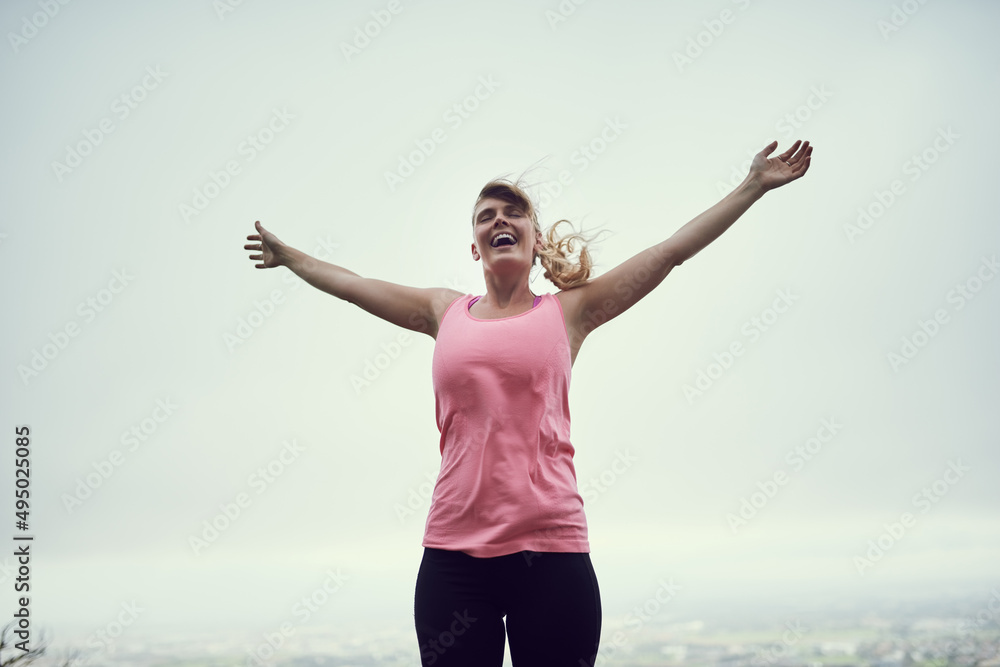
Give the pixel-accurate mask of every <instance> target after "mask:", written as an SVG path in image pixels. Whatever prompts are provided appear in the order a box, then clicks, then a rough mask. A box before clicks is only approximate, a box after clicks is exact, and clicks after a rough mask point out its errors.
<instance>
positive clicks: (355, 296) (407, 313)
mask: <svg viewBox="0 0 1000 667" xmlns="http://www.w3.org/2000/svg"><path fill="white" fill-rule="evenodd" d="M255 226H256V228H257V232H258V233H257V234H250V235H248V236H247V240H249V241H256V242H257V243H255V244H247V245H245V246H244V248H245V249H246V250H259V251H260V254H259V255H250V259H252V260H257V261H258V262H259V263H258V264H256V267H257V268H258V269H269V268H273V267H276V266H287V267H288V268H289V269H290V270H291V271H292V272H293V273H295V275H297V276H299V277H300V278H302V279H303V280H305V281H306V282H307V283H309V284H310V285H312V286H313V287H315V288H316V289H320V290H323V291H324V292H326V293H327V294H332V295H333V296H335V297H337V298H338V299H343V300H344V301H349V302H350V303H353V304H355V305H356V306H359V307H360V308H362V309H364V310H366V311H368V312H369V313H371V314H372V315H375V316H377V317H380V318H382V319H383V320H385V321H387V322H391V323H393V324H395V325H397V326H401V327H403V328H405V329H410V330H412V331H419V332H421V333H425V334H427V335H428V336H430V337H431V338H436V337H437V332H438V325H439V324H440V322H441V318H442V317H443V316H444V311H445V310H447V308H448V306H449V305H450V304H451V303H452V301H454V300H455V299H457V298H458V297H460V296H462V293H461V292H458V291H456V290H453V289H448V288H445V287H427V288H419V287H407V286H406V285H397V284H395V283H390V282H386V281H384V280H376V279H374V278H364V277H362V276H359V275H358V274H356V273H354V272H353V271H349V270H347V269H345V268H343V267H340V266H337V265H335V264H330V263H329V262H324V261H321V260H318V259H316V258H315V257H310V256H309V255H307V254H306V253H304V252H302V251H301V250H297V249H295V248H292V247H291V246H289V245H287V244H285V243H282V242H281V241H280V240H279V239H278V237H276V236H275V235H274V234H272V233H271V232H269V231H267V230H266V229H264V227H263V225H261V224H260V222H259V221H258V222H256V223H255Z"/></svg>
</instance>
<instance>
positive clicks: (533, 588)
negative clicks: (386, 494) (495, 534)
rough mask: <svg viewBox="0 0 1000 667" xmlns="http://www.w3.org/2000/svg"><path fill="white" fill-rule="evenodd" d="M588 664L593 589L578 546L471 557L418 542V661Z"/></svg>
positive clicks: (597, 607)
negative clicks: (561, 550)
mask: <svg viewBox="0 0 1000 667" xmlns="http://www.w3.org/2000/svg"><path fill="white" fill-rule="evenodd" d="M505 616H506V620H507V624H506V632H507V643H508V644H509V645H510V657H511V662H512V663H513V664H514V666H515V667H535V666H536V665H537V666H539V667H541V666H543V665H544V666H545V667H592V666H593V664H594V662H595V660H596V659H597V648H598V644H599V642H600V637H601V593H600V590H599V589H598V587H597V576H596V575H595V573H594V567H593V566H592V565H591V563H590V554H586V553H551V552H544V553H540V552H537V551H521V552H519V553H516V554H510V555H508V556H499V557H497V558H475V557H473V556H470V555H468V554H466V553H463V552H461V551H445V550H442V549H431V548H428V547H425V548H424V556H423V559H422V560H421V562H420V571H419V573H418V574H417V586H416V596H415V600H414V620H415V623H416V627H417V640H418V641H419V643H420V664H421V665H423V667H430V666H431V665H433V666H434V667H501V666H502V665H503V653H504V617H505Z"/></svg>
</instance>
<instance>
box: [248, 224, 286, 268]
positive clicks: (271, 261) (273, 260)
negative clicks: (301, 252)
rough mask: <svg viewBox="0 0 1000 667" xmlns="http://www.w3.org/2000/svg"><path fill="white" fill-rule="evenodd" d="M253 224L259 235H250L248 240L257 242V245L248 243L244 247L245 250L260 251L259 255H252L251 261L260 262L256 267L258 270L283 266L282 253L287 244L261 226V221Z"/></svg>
mask: <svg viewBox="0 0 1000 667" xmlns="http://www.w3.org/2000/svg"><path fill="white" fill-rule="evenodd" d="M253 224H254V226H255V227H256V228H257V231H258V232H259V233H257V234H248V235H247V240H248V241H257V243H248V244H246V245H245V246H243V249H244V250H259V251H260V254H259V255H250V259H253V260H257V261H258V262H260V263H259V264H255V265H254V266H255V267H256V268H258V269H271V268H274V267H276V266H281V259H280V251H281V249H282V248H284V247H285V244H284V243H282V242H281V240H280V239H279V238H278V237H277V236H275V235H274V234H272V233H271V232H269V231H267V230H266V229H264V226H263V225H261V224H260V220H258V221H257V222H255V223H253Z"/></svg>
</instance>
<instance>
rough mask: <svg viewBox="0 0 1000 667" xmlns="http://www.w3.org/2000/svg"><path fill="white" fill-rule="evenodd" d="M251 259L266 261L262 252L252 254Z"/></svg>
mask: <svg viewBox="0 0 1000 667" xmlns="http://www.w3.org/2000/svg"><path fill="white" fill-rule="evenodd" d="M250 259H254V260H257V261H258V262H263V261H264V255H263V254H260V255H250Z"/></svg>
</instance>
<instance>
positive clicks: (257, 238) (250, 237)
mask: <svg viewBox="0 0 1000 667" xmlns="http://www.w3.org/2000/svg"><path fill="white" fill-rule="evenodd" d="M247 241H260V234H247Z"/></svg>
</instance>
